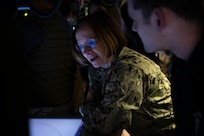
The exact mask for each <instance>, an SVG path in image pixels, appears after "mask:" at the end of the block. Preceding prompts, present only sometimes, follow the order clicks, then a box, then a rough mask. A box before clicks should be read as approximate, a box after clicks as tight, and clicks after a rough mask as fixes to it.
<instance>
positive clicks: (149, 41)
mask: <svg viewBox="0 0 204 136" xmlns="http://www.w3.org/2000/svg"><path fill="white" fill-rule="evenodd" d="M127 3H128V13H129V15H130V17H131V19H133V20H134V21H133V25H132V30H133V31H136V32H138V34H139V36H140V37H141V39H142V41H143V43H144V49H145V51H147V52H155V51H157V50H160V49H162V50H165V51H168V50H169V51H171V52H172V53H173V54H174V55H175V59H174V60H173V62H172V69H171V79H170V80H171V83H172V100H173V105H174V113H175V121H176V136H204V105H203V103H204V102H203V100H204V99H203V95H202V94H203V89H202V88H203V85H202V84H203V77H204V74H203V73H204V72H203V66H204V61H203V60H202V59H201V58H203V54H204V20H203V19H204V0H196V1H195V0H187V1H183V0H170V1H169V0H145V1H144V0H128V1H127Z"/></svg>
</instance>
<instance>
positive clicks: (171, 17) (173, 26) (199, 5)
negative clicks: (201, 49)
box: [127, 0, 204, 54]
mask: <svg viewBox="0 0 204 136" xmlns="http://www.w3.org/2000/svg"><path fill="white" fill-rule="evenodd" d="M203 1H204V0H128V1H127V4H128V14H129V16H130V17H131V19H132V20H133V25H132V30H133V31H136V32H138V34H139V35H140V37H141V39H142V42H143V43H144V49H145V51H147V52H151V53H153V52H155V51H157V50H171V51H173V52H174V51H175V52H174V53H178V52H180V50H181V49H178V48H179V47H178V46H177V45H181V44H183V46H184V45H185V46H188V45H186V42H185V40H186V39H188V40H189V37H190V35H191V38H190V40H193V38H192V32H195V31H197V30H196V29H197V28H196V27H195V24H198V23H199V22H200V23H201V22H202V21H203V18H204V8H203V5H204V4H203ZM190 42H192V43H193V42H195V41H189V43H190ZM175 48H176V49H175ZM189 49H190V48H189ZM178 54H180V53H178Z"/></svg>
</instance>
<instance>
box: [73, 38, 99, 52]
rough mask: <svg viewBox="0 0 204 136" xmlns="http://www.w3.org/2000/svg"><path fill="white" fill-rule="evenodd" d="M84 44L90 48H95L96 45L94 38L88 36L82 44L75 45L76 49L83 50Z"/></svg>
mask: <svg viewBox="0 0 204 136" xmlns="http://www.w3.org/2000/svg"><path fill="white" fill-rule="evenodd" d="M85 46H88V47H90V48H92V49H93V48H95V47H96V39H95V38H89V39H87V40H86V41H85V43H84V44H77V45H75V47H76V49H77V50H78V51H81V52H84V49H85Z"/></svg>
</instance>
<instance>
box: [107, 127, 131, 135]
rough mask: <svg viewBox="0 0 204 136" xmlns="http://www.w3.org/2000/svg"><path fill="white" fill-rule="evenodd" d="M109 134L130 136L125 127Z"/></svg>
mask: <svg viewBox="0 0 204 136" xmlns="http://www.w3.org/2000/svg"><path fill="white" fill-rule="evenodd" d="M111 136H130V134H129V133H128V132H127V130H126V129H123V130H118V131H117V132H116V133H114V134H113V135H111Z"/></svg>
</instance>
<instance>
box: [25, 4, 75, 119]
mask: <svg viewBox="0 0 204 136" xmlns="http://www.w3.org/2000/svg"><path fill="white" fill-rule="evenodd" d="M59 6H60V0H30V7H31V12H32V18H31V19H30V20H28V21H27V22H26V23H25V24H24V34H25V40H24V41H25V43H24V44H25V50H26V58H27V59H26V62H27V63H26V90H27V91H28V92H29V109H30V110H29V115H31V116H67V115H68V114H69V113H72V112H73V107H72V105H71V104H70V102H71V100H72V95H73V88H74V78H75V70H76V61H75V60H74V58H73V56H72V53H71V44H72V31H73V30H72V27H71V25H70V24H69V22H68V21H67V20H66V19H65V18H64V17H63V16H62V15H61V13H60V11H59Z"/></svg>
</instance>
